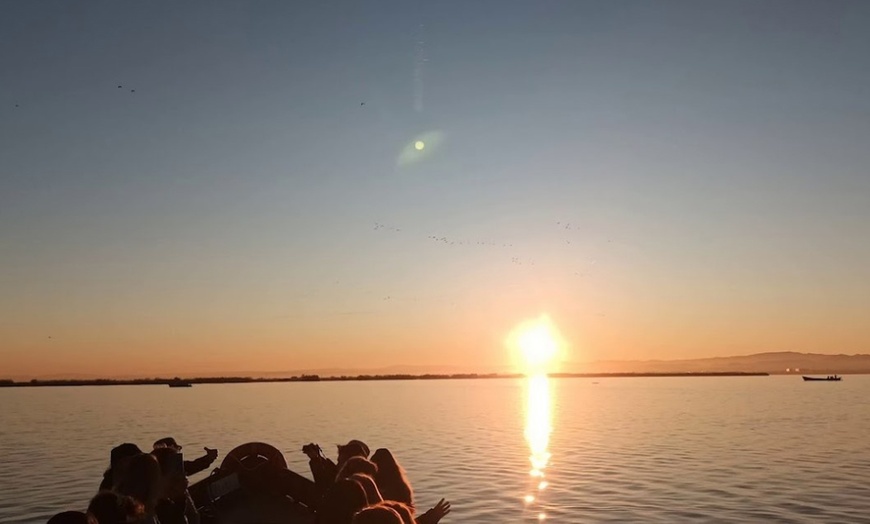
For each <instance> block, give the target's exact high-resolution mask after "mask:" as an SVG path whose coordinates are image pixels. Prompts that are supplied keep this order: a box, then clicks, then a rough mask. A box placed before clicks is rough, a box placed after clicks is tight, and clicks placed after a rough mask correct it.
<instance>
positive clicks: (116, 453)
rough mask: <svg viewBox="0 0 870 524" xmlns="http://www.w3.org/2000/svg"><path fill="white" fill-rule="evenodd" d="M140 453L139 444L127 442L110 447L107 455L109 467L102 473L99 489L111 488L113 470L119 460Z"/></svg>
mask: <svg viewBox="0 0 870 524" xmlns="http://www.w3.org/2000/svg"><path fill="white" fill-rule="evenodd" d="M140 453H142V450H141V449H139V446H137V445H136V444H131V443H129V442H126V443H124V444H121V445H120V446H115V447H114V448H112V452H111V454H110V455H109V469H107V470H106V471H105V473H103V480H102V482H100V491H105V490H108V489H112V485H113V484H114V480H113V471H115V469H116V468H117V466H118V464H119V463H120V462H121V461H123V460H125V459H128V458H130V457H132V456H135V455H139V454H140Z"/></svg>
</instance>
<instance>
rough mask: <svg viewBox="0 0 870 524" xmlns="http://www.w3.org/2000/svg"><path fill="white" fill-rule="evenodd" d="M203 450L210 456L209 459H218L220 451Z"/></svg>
mask: <svg viewBox="0 0 870 524" xmlns="http://www.w3.org/2000/svg"><path fill="white" fill-rule="evenodd" d="M202 449H204V450H205V454H206V455H208V457H209V458H210V459H211V460H214V459H216V458H217V456H218V450H216V449H211V448H202Z"/></svg>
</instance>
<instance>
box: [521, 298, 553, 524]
mask: <svg viewBox="0 0 870 524" xmlns="http://www.w3.org/2000/svg"><path fill="white" fill-rule="evenodd" d="M507 345H508V347H509V348H510V349H511V352H512V355H513V356H514V361H515V362H516V363H517V365H518V366H520V368H521V369H522V370H523V373H524V374H525V376H526V380H525V386H526V396H525V408H526V409H525V415H526V428H525V437H526V442H527V443H528V446H529V462H531V469H530V470H529V480H528V487H527V490H526V493H525V495H524V496H523V503H524V507H525V508H526V510H527V511H529V512H530V514H529V515H530V516H533V515H534V516H536V517H537V519H538V520H539V521H543V520H545V519H547V512H546V511H545V510H546V506H545V504H544V500H543V499H544V497H543V495H544V493H545V490H546V488H547V487H548V486H549V481H548V480H547V478H546V469H547V466H548V465H549V464H550V457H551V456H550V434H551V433H552V431H553V410H552V405H551V400H550V379H549V378H548V376H547V373H549V372H551V371H553V370H554V367H555V366H556V365H557V364H558V360H559V358H560V356H561V353H562V352H563V350H564V348H565V344H564V341H563V339H562V338H561V336H560V335H559V332H558V330H557V329H556V326H555V325H554V324H553V322H552V321H551V320H550V318H549V317H548V316H547V315H541V316H539V317H538V318H535V319H530V320H527V321H524V322H522V323H520V324H519V325H518V326H517V327H516V328H514V329H513V330H512V331H511V333H510V334H509V335H508V338H507Z"/></svg>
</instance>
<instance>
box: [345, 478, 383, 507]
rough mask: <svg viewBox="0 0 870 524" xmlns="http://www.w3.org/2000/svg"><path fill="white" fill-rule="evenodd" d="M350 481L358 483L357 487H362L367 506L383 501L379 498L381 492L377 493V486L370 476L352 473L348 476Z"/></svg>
mask: <svg viewBox="0 0 870 524" xmlns="http://www.w3.org/2000/svg"><path fill="white" fill-rule="evenodd" d="M347 478H349V479H350V480H355V481H357V482H359V485H360V486H362V487H363V489H364V490H365V492H366V502H368V505H369V506H372V505H374V504H380V503H381V502H383V501H384V497H382V496H381V492H380V491H378V485H377V483H376V482H375V479H373V478H372V477H371V476H370V475H366V474H364V473H354V474H353V475H350V476H349V477H347Z"/></svg>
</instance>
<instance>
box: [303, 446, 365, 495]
mask: <svg viewBox="0 0 870 524" xmlns="http://www.w3.org/2000/svg"><path fill="white" fill-rule="evenodd" d="M302 452H303V453H305V454H306V455H307V456H308V466H309V467H310V468H311V474H312V475H313V476H314V483H315V489H316V491H317V493H319V494H320V496H323V495H325V494H326V492H327V491H328V490H329V488H330V487H332V485H333V483H335V479H336V476H337V475H338V470H339V469H340V468H341V466H343V465H344V463H345V462H347V460H348V459H350V458H352V457H363V458H367V457H368V456H369V447H368V446H367V445H366V444H365V442H362V441H361V440H351V441H350V442H348V443H347V444H344V445H341V444H338V463H335V462H333V461H332V460H331V459H330V458H329V457H327V456H326V455H325V454H324V453H323V450H322V449H321V448H320V446H318V445H317V444H314V443H310V444H306V445H305V446H302Z"/></svg>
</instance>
